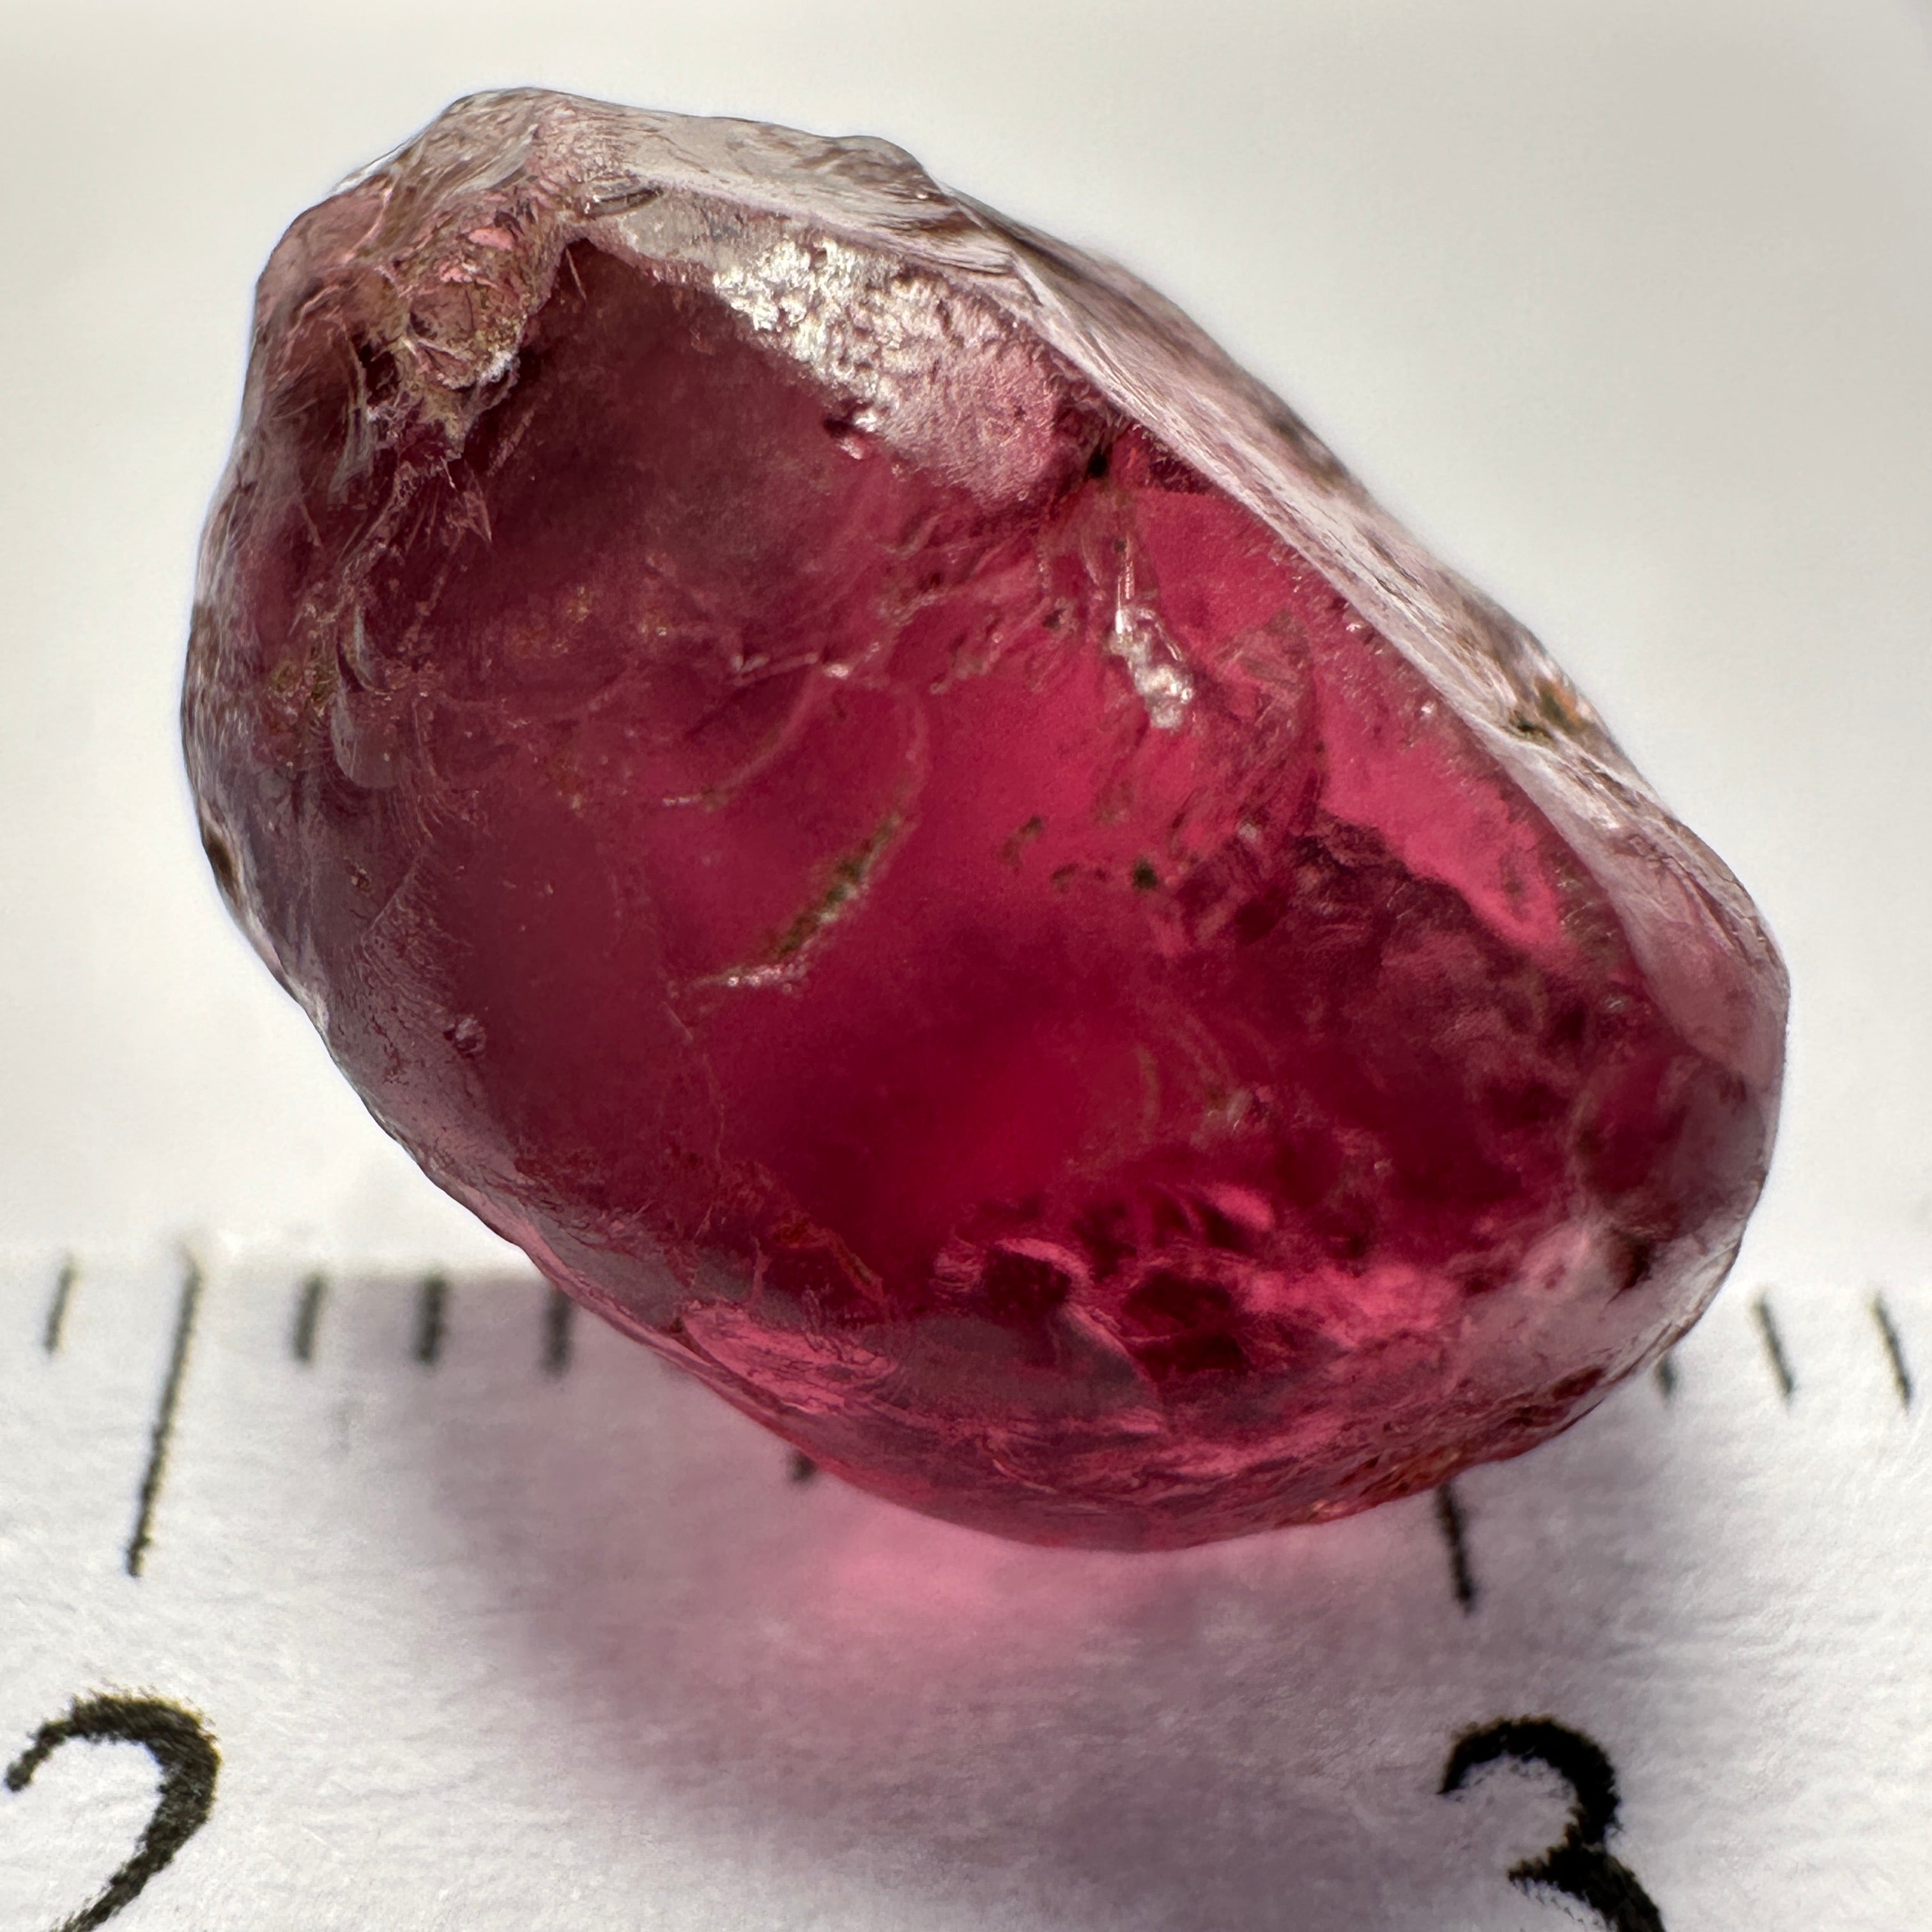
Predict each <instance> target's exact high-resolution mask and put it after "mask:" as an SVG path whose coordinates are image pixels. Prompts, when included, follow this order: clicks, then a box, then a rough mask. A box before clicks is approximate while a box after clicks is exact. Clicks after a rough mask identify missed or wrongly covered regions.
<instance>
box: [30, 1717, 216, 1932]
mask: <svg viewBox="0 0 1932 1932" xmlns="http://www.w3.org/2000/svg"><path fill="white" fill-rule="evenodd" d="M75 1738H79V1739H82V1740H83V1742H87V1743H89V1744H126V1745H140V1746H141V1747H142V1748H143V1749H144V1750H145V1751H147V1752H148V1754H149V1755H150V1756H151V1757H153V1759H154V1762H155V1763H156V1764H157V1766H160V1773H161V1786H160V1792H159V1793H157V1796H156V1798H155V1800H154V1812H153V1814H152V1816H151V1817H149V1819H148V1826H147V1829H146V1830H145V1831H144V1832H142V1834H141V1842H140V1843H139V1844H138V1845H136V1846H135V1847H134V1855H133V1857H132V1858H130V1859H129V1860H128V1861H127V1863H126V1864H124V1865H123V1866H122V1867H121V1868H120V1870H118V1871H117V1872H115V1873H114V1875H113V1876H112V1877H111V1878H110V1879H108V1881H107V1884H106V1885H104V1886H103V1887H102V1888H101V1891H100V1894H99V1895H98V1897H95V1899H94V1900H92V1903H89V1904H87V1905H84V1906H82V1907H81V1909H80V1910H79V1911H78V1912H75V1913H74V1915H72V1917H71V1918H64V1919H62V1921H61V1922H60V1924H58V1926H57V1927H55V1932H94V1928H95V1927H96V1926H98V1925H104V1924H107V1921H108V1920H109V1919H110V1918H113V1916H114V1915H115V1913H116V1912H118V1911H120V1910H121V1908H122V1907H123V1906H127V1905H129V1904H131V1903H133V1900H134V1899H135V1898H136V1897H137V1896H138V1895H139V1892H140V1890H141V1888H142V1886H143V1885H145V1884H146V1883H147V1882H148V1879H151V1878H152V1877H153V1876H154V1874H155V1873H157V1871H159V1870H161V1868H162V1867H163V1866H164V1865H166V1864H167V1862H168V1861H169V1859H171V1858H172V1857H173V1856H174V1855H175V1852H178V1851H179V1850H180V1849H181V1847H182V1846H184V1844H186V1843H187V1841H189V1839H190V1838H193V1836H194V1835H195V1834H196V1832H198V1831H199V1830H200V1829H201V1828H202V1826H203V1825H205V1823H207V1822H208V1813H209V1811H211V1809H212V1808H214V1778H215V1774H216V1772H217V1771H219V1770H220V1767H221V1757H220V1753H219V1752H217V1751H216V1750H215V1748H214V1739H212V1738H211V1737H210V1736H208V1733H207V1732H206V1731H205V1730H204V1729H203V1728H202V1724H201V1721H200V1720H199V1718H196V1717H194V1716H193V1715H192V1714H190V1712H187V1711H184V1710H183V1709H181V1707H180V1706H178V1705H176V1704H168V1703H163V1702H162V1701H161V1700H160V1699H159V1698H157V1697H87V1698H83V1699H82V1700H80V1701H79V1702H78V1703H76V1704H75V1706H74V1709H72V1710H71V1711H70V1712H68V1714H67V1715H66V1716H65V1717H64V1718H52V1719H51V1720H49V1722H47V1723H46V1724H43V1725H42V1726H41V1727H40V1729H39V1730H37V1732H35V1733H34V1741H33V1742H32V1743H31V1744H30V1745H28V1747H27V1748H26V1750H25V1751H23V1752H22V1753H21V1754H20V1756H19V1757H17V1758H16V1759H15V1760H13V1763H11V1764H10V1765H9V1766H7V1775H6V1785H7V1790H9V1791H24V1790H26V1788H27V1787H28V1784H31V1782H32V1781H33V1776H34V1772H37V1771H38V1770H39V1769H40V1766H42V1765H43V1764H44V1763H46V1761H47V1760H48V1759H49V1757H52V1755H53V1754H54V1753H55V1751H58V1750H59V1749H60V1748H61V1746H62V1745H64V1744H66V1743H68V1742H69V1741H70V1740H71V1739H75Z"/></svg>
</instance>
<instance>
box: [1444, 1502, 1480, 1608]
mask: <svg viewBox="0 0 1932 1932" xmlns="http://www.w3.org/2000/svg"><path fill="white" fill-rule="evenodd" d="M1436 1528H1437V1529H1439V1530H1441V1531H1442V1540H1443V1541H1444V1542H1445V1543H1446V1544H1448V1546H1449V1587H1450V1588H1451V1589H1452V1590H1454V1592H1455V1593H1456V1601H1457V1603H1459V1604H1461V1605H1462V1606H1463V1610H1464V1612H1465V1613H1469V1612H1472V1611H1473V1610H1475V1607H1476V1579H1475V1573H1474V1572H1473V1571H1472V1570H1471V1569H1470V1568H1469V1537H1468V1534H1467V1532H1468V1524H1467V1523H1466V1521H1465V1520H1464V1518H1463V1505H1462V1504H1461V1503H1460V1502H1458V1501H1457V1496H1456V1491H1455V1488H1454V1485H1453V1484H1448V1483H1445V1484H1443V1485H1442V1487H1441V1488H1440V1489H1439V1490H1437V1491H1436Z"/></svg>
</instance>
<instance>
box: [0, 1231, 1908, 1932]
mask: <svg viewBox="0 0 1932 1932" xmlns="http://www.w3.org/2000/svg"><path fill="white" fill-rule="evenodd" d="M1921 1376H1922V1377H1924V1378H1925V1379H1927V1380H1932V1293H1928V1292H1927V1290H1926V1289H1925V1288H1924V1286H1921V1285H1918V1284H1915V1283H1895V1284H1887V1285H1885V1286H1882V1287H1878V1286H1873V1285H1871V1284H1855V1283H1847V1284H1845V1285H1843V1286H1837V1287H1833V1286H1826V1285H1821V1284H1819V1283H1812V1282H1794V1283H1788V1284H1778V1283H1773V1284H1763V1283H1737V1284H1735V1285H1734V1286H1733V1288H1732V1289H1729V1290H1727V1292H1726V1294H1725V1295H1724V1297H1723V1298H1721V1300H1720V1301H1719V1304H1718V1306H1717V1307H1716V1308H1715V1310H1714V1311H1713V1313H1712V1315H1711V1316H1709V1318H1707V1319H1706V1322H1704V1324H1703V1325H1702V1326H1700V1328H1698V1329H1697V1331H1695V1332H1694V1334H1692V1335H1691V1337H1689V1338H1688V1340H1687V1341H1686V1342H1685V1343H1684V1344H1683V1345H1682V1346H1681V1347H1680V1349H1679V1350H1678V1352H1676V1355H1674V1356H1673V1358H1671V1359H1670V1361H1669V1362H1668V1363H1667V1364H1666V1365H1665V1367H1664V1370H1663V1371H1662V1372H1661V1373H1659V1374H1658V1375H1656V1376H1652V1377H1651V1378H1649V1379H1646V1380H1644V1381H1642V1382H1638V1383H1636V1384H1633V1385H1630V1386H1628V1387H1627V1388H1624V1389H1623V1390H1622V1391H1619V1393H1618V1394H1616V1396H1614V1397H1613V1398H1612V1399H1611V1400H1610V1401H1609V1402H1608V1403H1606V1404H1605V1405H1604V1407H1603V1408H1602V1409H1600V1410H1599V1411H1598V1412H1597V1413H1596V1414H1595V1415H1593V1416H1592V1417H1591V1418H1589V1419H1588V1420H1587V1421H1586V1422H1584V1423H1583V1424H1582V1425H1580V1427H1578V1428H1577V1429H1576V1430H1573V1431H1572V1432H1571V1433H1570V1434H1569V1435H1568V1436H1565V1437H1564V1438H1562V1439H1560V1440H1559V1441H1558V1442H1555V1443H1553V1444H1551V1445H1548V1446H1547V1447H1546V1448H1544V1449H1542V1450H1540V1451H1537V1452H1536V1453H1535V1454H1532V1455H1531V1456H1529V1457H1525V1458H1523V1459H1521V1460H1519V1461H1517V1462H1515V1463H1509V1464H1506V1465H1501V1466H1493V1467H1490V1468H1486V1469H1479V1470H1476V1471H1473V1472H1470V1473H1469V1474H1468V1475H1466V1476H1464V1477H1463V1478H1460V1479H1459V1481H1457V1483H1456V1484H1455V1485H1454V1487H1453V1488H1452V1489H1451V1490H1445V1491H1442V1492H1440V1493H1437V1494H1436V1496H1429V1497H1420V1498H1417V1499H1412V1501H1410V1502H1406V1503H1403V1504H1399V1505H1394V1506H1391V1507H1389V1508H1385V1509H1382V1510H1380V1511H1375V1512H1373V1513H1372V1514H1370V1515H1368V1516H1366V1517H1358V1518H1356V1519H1354V1520H1351V1521H1349V1522H1347V1523H1340V1524H1336V1525H1331V1526H1326V1527H1324V1528H1322V1529H1311V1530H1305V1531H1294V1532H1285V1533H1281V1534H1277V1535H1270V1536H1264V1537H1259V1538H1251V1539H1249V1540H1247V1541H1242V1542H1239V1543H1235V1544H1224V1545H1221V1546H1219V1547H1213V1548H1209V1549H1206V1550H1195V1551H1190V1552H1184V1553H1178V1554H1176V1555H1172V1556H1152V1557H1148V1556H1099V1555H1091V1554H1070V1553H1058V1552H1052V1551H1046V1550H1031V1549H1027V1548H1022V1547H1018V1546H1013V1545H1008V1544H1003V1543H1001V1542H998V1541H995V1540H993V1539H992V1538H986V1537H983V1536H980V1535H974V1534H972V1533H971V1532H965V1531H960V1530H956V1529H951V1528H950V1527H947V1526H944V1525H941V1524H938V1523H929V1522H927V1521H925V1520H922V1519H920V1518H918V1517H913V1516H911V1515H909V1514H906V1513H904V1512H903V1511H898V1510H896V1509H894V1508H891V1507H889V1506H888V1505H883V1504H880V1503H877V1502H873V1501H871V1499H868V1498H865V1497H863V1496H859V1495H857V1494H856V1493H853V1492H852V1491H851V1490H848V1489H847V1488H845V1487H843V1486H842V1485H841V1484H838V1483H836V1482H835V1481H833V1480H832V1479H831V1478H827V1477H825V1476H823V1475H818V1474H817V1473H816V1472H814V1471H812V1470H811V1469H810V1467H809V1466H808V1465H805V1464H804V1463H802V1462H801V1461H800V1460H799V1459H798V1458H797V1457H795V1456H793V1454H791V1452H790V1451H788V1450H787V1449H786V1448H784V1446H783V1445H780V1444H778V1443H777V1442H775V1441H774V1440H773V1439H771V1438H769V1436H766V1435H764V1434H763V1432H762V1431H760V1430H757V1428H755V1427H753V1426H752V1425H751V1424H748V1423H746V1422H745V1421H743V1420H742V1418H739V1417H737V1416H736V1415H733V1414H732V1413H731V1412H730V1411H728V1410H727V1409H725V1408H724V1407H723V1406H721V1404H719V1403H716V1402H715V1400H712V1398H711V1397H709V1396H708V1395H707V1394H705V1392H704V1391H702V1390H700V1389H699V1388H697V1387H695V1386H694V1385H691V1384H689V1383H688V1382H685V1380H684V1379H682V1378H681V1377H679V1376H677V1375H676V1374H675V1373H673V1372H672V1371H671V1370H668V1369H667V1368H665V1367H663V1366H661V1364H658V1363H657V1362H656V1361H655V1360H654V1359H653V1358H651V1357H650V1356H649V1355H647V1354H646V1352H644V1351H643V1350H642V1349H639V1348H637V1347H635V1346H633V1345H632V1344H631V1343H628V1342H626V1341H625V1340H623V1339H622V1338H621V1337H618V1336H617V1335H616V1334H613V1333H612V1332H611V1331H608V1330H607V1329H606V1328H604V1327H603V1326H602V1325H601V1324H600V1323H598V1322H595V1320H594V1319H591V1318H589V1317H587V1316H578V1315H577V1314H575V1313H574V1312H573V1311H572V1310H571V1309H570V1308H569V1307H568V1305H567V1304H564V1303H563V1302H562V1301H561V1300H560V1299H559V1298H556V1297H555V1296H554V1295H552V1294H551V1293H550V1292H549V1291H548V1290H547V1289H545V1288H544V1287H543V1286H542V1285H541V1283H538V1282H536V1281H535V1280H533V1279H532V1278H529V1277H521V1276H517V1275H511V1274H502V1275H497V1276H493V1277H489V1276H480V1275H475V1274H449V1275H444V1274H429V1275H425V1276H422V1277H398V1276H388V1277H385V1276H382V1275H379V1274H367V1273H358V1272H357V1271H355V1270H353V1269H350V1268H339V1269H331V1270H328V1271H324V1272H320V1273H318V1272H315V1271H311V1270H309V1269H306V1268H296V1267H294V1266H293V1265H290V1264H288V1263H287V1262H278V1261H277V1260H275V1259H274V1258H272V1257H270V1258H267V1259H264V1258H263V1257H261V1256H252V1257H251V1256H232V1257H227V1258H225V1259H224V1258H223V1257H220V1256H212V1255H208V1254H204V1255H202V1256H200V1257H199V1258H198V1259H196V1258H190V1257H188V1256H183V1255H178V1254H171V1253H170V1254H157V1255H156V1256H151V1257H149V1258H147V1259H143V1260H139V1261H127V1260H122V1261H120V1262H108V1261H99V1262H96V1261H92V1260H90V1259H89V1258H88V1257H87V1256H79V1257H75V1258H71V1259H68V1260H66V1261H65V1262H63V1261H62V1259H60V1258H58V1257H54V1256H29V1257H25V1258H17V1259H15V1260H14V1261H13V1262H11V1263H10V1264H8V1265H6V1266H5V1268H4V1269H0V1454H4V1455H5V1466H6V1467H7V1469H9V1470H10V1471H15V1472H23V1471H24V1472H30V1474H29V1476H28V1479H27V1480H24V1481H23V1480H10V1481H8V1482H7V1484H5V1487H4V1488H0V1601H4V1604H5V1619H4V1624H0V1756H4V1757H5V1758H6V1759H7V1762H8V1763H9V1766H10V1769H9V1770H8V1772H7V1786H8V1787H9V1788H8V1789H7V1790H4V1791H0V1925H4V1926H5V1927H10V1928H11V1927H19V1928H20V1932H49V1928H52V1927H55V1926H63V1925H65V1926H68V1927H80V1926H93V1925H98V1924H110V1923H112V1924H115V1925H116V1926H117V1927H118V1926H119V1925H121V1924H124V1925H125V1926H127V1927H128V1928H129V1932H134V1928H136V1927H157V1928H159V1927H184V1928H185V1927H194V1928H196V1932H223V1928H225V1927H237V1928H240V1927H260V1926H262V1925H264V1924H276V1925H291V1926H296V1925H299V1926H301V1927H305V1928H312V1929H313V1932H326V1928H335V1927H342V1928H350V1927H354V1928H357V1932H367V1929H368V1928H371V1927H383V1928H395V1932H404V1928H412V1929H413V1928H417V1927H422V1928H430V1927H437V1928H443V1927H448V1928H451V1932H457V1928H462V1932H494V1928H496V1927H503V1928H511V1927H515V1928H519V1932H523V1928H547V1927H557V1928H565V1927H569V1928H578V1927H667V1928H676V1932H700V1928H718V1932H723V1928H727V1927H730V1928H739V1927H787V1928H790V1927H821V1926H822V1927H827V1928H829V1927H838V1928H840V1932H852V1929H853V1928H871V1927H878V1928H880V1932H883V1928H886V1927H892V1928H895V1932H896V1928H903V1927H908V1926H916V1927H922V1928H923V1927H934V1928H950V1927H960V1928H965V1927H975V1928H980V1927H1013V1928H1016V1932H1018V1929H1019V1928H1027V1929H1028V1932H1031V1928H1035V1927H1037V1928H1040V1932H1046V1928H1049V1927H1051V1928H1086V1927H1092V1928H1094V1932H1100V1928H1102V1927H1106V1928H1108V1932H1117V1928H1139V1927H1146V1928H1148V1932H1154V1928H1163V1932H1170V1929H1172V1928H1194V1927H1202V1928H1206V1927H1217V1928H1218V1927H1226V1928H1230V1932H1234V1928H1241V1929H1242V1932H1246V1928H1253V1929H1254V1932H1263V1928H1275V1927H1284V1928H1286V1927H1292V1928H1295V1932H1322V1928H1329V1927H1333V1928H1335V1932H1343V1928H1348V1932H1361V1928H1364V1927H1376V1928H1381V1927H1390V1928H1395V1927H1415V1928H1417V1932H1421V1928H1424V1927H1427V1928H1430V1932H1457V1928H1462V1927H1468V1928H1470V1932H1477V1928H1482V1932H1494V1928H1514V1927H1523V1928H1526V1932H1533V1928H1536V1927H1551V1928H1556V1927H1560V1926H1562V1925H1564V1924H1566V1923H1571V1922H1575V1921H1582V1922H1583V1923H1585V1924H1601V1925H1607V1926H1610V1927H1613V1928H1614V1932H1632V1928H1635V1932H1646V1928H1650V1927H1658V1926H1667V1927H1670V1928H1672V1932H1699V1928H1706V1927H1708V1928H1710V1932H1720V1928H1723V1932H1729V1928H1733V1927H1739V1926H1745V1925H1748V1926H1751V1927H1753V1928H1754V1932H1775V1929H1776V1928H1780V1927H1790V1928H1792V1932H1817V1928H1818V1927H1832V1928H1834V1932H1837V1928H1856V1927H1872V1928H1874V1932H1908V1928H1917V1927H1922V1926H1923V1924H1924V1923H1925V1911H1926V1906H1925V1900H1927V1898H1928V1897H1932V1829H1928V1814H1932V1663H1929V1662H1928V1656H1929V1655H1932V1439H1928V1436H1927V1427H1926V1424H1925V1421H1924V1407H1925V1399H1924V1391H1921V1384H1920V1382H1919V1381H1918V1380H1917V1379H1915V1377H1921ZM1566 1914H1567V1915H1568V1917H1567V1918H1566V1916H1565V1915H1566Z"/></svg>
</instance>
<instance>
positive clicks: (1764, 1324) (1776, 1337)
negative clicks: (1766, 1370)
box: [1751, 1295, 1798, 1403]
mask: <svg viewBox="0 0 1932 1932" xmlns="http://www.w3.org/2000/svg"><path fill="white" fill-rule="evenodd" d="M1751 1319H1753V1320H1754V1322H1757V1332H1758V1335H1759V1338H1760V1340H1762V1341H1763V1343H1764V1352H1765V1355H1766V1357H1767V1358H1769V1361H1770V1363H1771V1372H1772V1374H1773V1375H1774V1376H1776V1377H1777V1378H1778V1393H1779V1394H1781V1395H1782V1396H1783V1397H1784V1400H1786V1402H1787V1403H1789V1402H1790V1400H1791V1398H1792V1397H1793V1396H1794V1395H1795V1394H1797V1392H1798V1378H1797V1377H1796V1376H1794V1375H1793V1373H1791V1361H1790V1357H1789V1356H1787V1355H1786V1354H1785V1352H1784V1337H1783V1336H1782V1335H1781V1334H1779V1333H1778V1320H1777V1318H1776V1317H1775V1316H1774V1315H1773V1314H1772V1312H1771V1302H1770V1301H1769V1298H1768V1297H1766V1296H1765V1295H1760V1296H1759V1297H1758V1298H1757V1300H1756V1301H1754V1302H1753V1303H1752V1304H1751Z"/></svg>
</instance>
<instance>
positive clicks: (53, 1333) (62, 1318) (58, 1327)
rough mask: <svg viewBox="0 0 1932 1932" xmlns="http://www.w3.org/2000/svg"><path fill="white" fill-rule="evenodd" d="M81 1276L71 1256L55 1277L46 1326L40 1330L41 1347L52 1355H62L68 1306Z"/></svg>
mask: <svg viewBox="0 0 1932 1932" xmlns="http://www.w3.org/2000/svg"><path fill="white" fill-rule="evenodd" d="M79 1278H80V1270H79V1269H78V1268H76V1267H75V1266H74V1257H73V1256H71V1255H70V1256H68V1258H67V1259H66V1260H65V1261H64V1262H62V1263H61V1265H60V1273H59V1274H57V1275H55V1277H54V1293H53V1299H52V1301H49V1303H48V1304H47V1320H46V1327H45V1328H43V1329H42V1330H41V1331H40V1347H41V1348H42V1349H43V1351H44V1352H46V1354H48V1355H58V1354H59V1353H60V1345H61V1332H62V1330H63V1329H65V1328H66V1326H67V1308H68V1303H69V1302H70V1301H72V1300H73V1298H74V1283H75V1282H76V1281H77V1280H78V1279H79Z"/></svg>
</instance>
